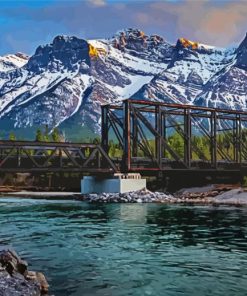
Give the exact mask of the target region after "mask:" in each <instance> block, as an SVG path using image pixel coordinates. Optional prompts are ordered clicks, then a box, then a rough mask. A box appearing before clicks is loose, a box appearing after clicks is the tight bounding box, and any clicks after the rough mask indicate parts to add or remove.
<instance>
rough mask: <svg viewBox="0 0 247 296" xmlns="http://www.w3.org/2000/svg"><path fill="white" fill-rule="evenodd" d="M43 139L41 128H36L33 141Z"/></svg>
mask: <svg viewBox="0 0 247 296" xmlns="http://www.w3.org/2000/svg"><path fill="white" fill-rule="evenodd" d="M43 140H44V137H43V135H42V132H41V130H40V129H39V128H38V129H37V131H36V137H35V141H37V142H42V141H43Z"/></svg>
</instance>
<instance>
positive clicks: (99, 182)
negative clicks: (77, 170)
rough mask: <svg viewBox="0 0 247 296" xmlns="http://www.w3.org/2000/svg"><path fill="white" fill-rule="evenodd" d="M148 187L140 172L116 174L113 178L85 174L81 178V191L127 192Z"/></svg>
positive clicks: (83, 192) (88, 192)
mask: <svg viewBox="0 0 247 296" xmlns="http://www.w3.org/2000/svg"><path fill="white" fill-rule="evenodd" d="M143 188H146V179H142V178H141V175H140V174H115V175H114V176H113V177H112V178H107V179H102V178H99V177H95V176H85V177H84V178H83V179H82V180H81V193H82V194H90V193H103V192H105V193H125V192H130V191H136V190H141V189H143Z"/></svg>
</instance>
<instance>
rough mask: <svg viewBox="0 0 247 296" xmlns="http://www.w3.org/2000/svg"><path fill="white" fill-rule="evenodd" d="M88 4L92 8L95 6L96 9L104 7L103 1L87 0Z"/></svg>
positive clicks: (104, 2)
mask: <svg viewBox="0 0 247 296" xmlns="http://www.w3.org/2000/svg"><path fill="white" fill-rule="evenodd" d="M88 2H89V3H90V4H92V5H93V6H97V7H102V6H105V5H106V1H105V0H88Z"/></svg>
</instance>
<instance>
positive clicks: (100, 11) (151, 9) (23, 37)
mask: <svg viewBox="0 0 247 296" xmlns="http://www.w3.org/2000/svg"><path fill="white" fill-rule="evenodd" d="M246 15H247V4H246V0H234V1H229V0H218V1H216V0H159V1H156V0H152V1H151V0H77V1H73V0H70V1H69V0H33V1H31V0H29V1H20V0H19V1H18V0H9V1H4V0H0V26H1V34H0V55H3V54H7V53H15V52H17V51H21V52H25V53H27V54H32V53H33V52H34V51H35V49H36V47H37V46H38V45H40V44H46V43H50V42H51V41H52V40H53V38H54V37H55V36H56V35H59V34H66V35H75V36H78V37H80V38H85V39H90V38H108V37H111V36H112V35H113V34H114V33H115V32H116V31H118V30H121V29H123V28H128V27H134V28H140V29H141V30H143V31H144V32H145V33H147V34H153V33H155V34H160V35H161V36H163V37H164V38H165V39H167V40H168V41H170V42H176V40H177V38H179V37H186V38H189V39H191V40H194V41H199V42H203V43H208V44H212V45H217V46H228V45H229V46H231V45H233V44H237V43H239V42H240V41H241V40H242V39H243V38H244V36H245V33H246V31H247V18H246Z"/></svg>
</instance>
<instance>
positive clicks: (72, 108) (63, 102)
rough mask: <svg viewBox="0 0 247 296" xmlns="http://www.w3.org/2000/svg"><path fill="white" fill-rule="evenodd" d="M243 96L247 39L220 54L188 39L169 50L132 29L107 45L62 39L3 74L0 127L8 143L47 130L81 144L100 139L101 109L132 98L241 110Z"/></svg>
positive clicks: (163, 42)
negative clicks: (90, 137)
mask: <svg viewBox="0 0 247 296" xmlns="http://www.w3.org/2000/svg"><path fill="white" fill-rule="evenodd" d="M20 58H21V57H20ZM0 65H1V58H0ZM246 93H247V37H245V38H244V39H243V41H242V42H241V44H240V45H239V46H238V47H237V48H232V49H222V48H217V47H213V46H208V45H205V44H201V43H198V42H193V41H190V40H188V39H185V38H179V39H178V40H177V43H176V44H170V43H169V42H167V41H166V40H165V39H164V38H163V37H161V36H158V35H150V36H148V35H146V34H145V33H144V32H142V31H141V30H138V29H131V28H129V29H126V30H122V31H119V32H118V33H116V34H115V35H114V36H113V37H112V38H110V39H98V40H84V39H80V38H77V37H75V36H62V35H60V36H56V37H55V38H54V39H53V41H52V42H51V43H50V44H46V45H42V46H38V47H37V49H36V51H35V53H34V55H32V56H31V57H29V59H28V60H27V59H26V61H25V63H24V61H23V65H20V66H19V65H14V66H12V68H10V69H9V70H5V71H1V68H0V124H1V126H2V127H4V130H5V131H6V132H5V136H6V135H7V134H8V133H9V132H10V131H11V130H15V132H17V134H18V132H19V131H21V133H22V134H26V135H28V136H27V138H34V131H35V128H38V127H41V126H44V125H47V126H48V129H49V130H50V131H52V130H53V129H54V128H55V127H58V128H60V129H61V130H67V131H71V130H73V129H74V130H75V131H78V135H80V137H83V131H85V130H87V133H88V131H90V132H91V133H92V134H97V133H99V130H100V115H101V112H100V105H101V104H110V103H114V104H115V103H119V102H120V101H121V100H123V99H127V98H135V99H144V100H153V101H160V102H164V101H165V102H172V103H182V104H195V105H199V106H209V107H220V108H233V109H246V99H245V97H246ZM22 134H21V135H22ZM70 134H71V133H70V132H68V134H67V135H66V138H67V139H68V140H74V138H71V135H70ZM73 137H74V136H73ZM78 140H79V139H78Z"/></svg>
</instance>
